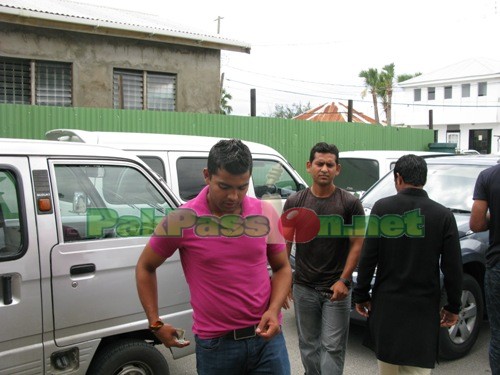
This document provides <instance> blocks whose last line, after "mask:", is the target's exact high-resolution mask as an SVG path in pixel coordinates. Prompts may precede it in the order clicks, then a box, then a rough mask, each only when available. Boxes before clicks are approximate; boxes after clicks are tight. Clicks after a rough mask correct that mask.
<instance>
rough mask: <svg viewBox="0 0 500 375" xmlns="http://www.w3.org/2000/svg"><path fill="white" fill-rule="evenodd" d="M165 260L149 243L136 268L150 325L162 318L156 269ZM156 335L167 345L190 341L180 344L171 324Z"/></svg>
mask: <svg viewBox="0 0 500 375" xmlns="http://www.w3.org/2000/svg"><path fill="white" fill-rule="evenodd" d="M164 261H165V258H164V257H162V256H160V255H158V254H156V253H155V252H154V251H153V249H152V248H151V246H150V244H149V243H148V244H147V245H146V247H145V248H144V250H143V252H142V254H141V256H140V257H139V261H138V262H137V266H136V269H135V275H136V283H137V292H138V294H139V299H140V301H141V304H142V307H143V308H144V311H145V313H146V316H147V318H148V322H149V325H152V324H154V323H155V322H157V321H159V320H160V316H159V314H158V285H157V279H156V269H157V268H158V267H159V266H160V265H161V264H162V263H163V262H164ZM154 333H155V335H156V337H157V338H158V339H159V340H160V341H161V342H162V343H163V344H164V345H165V346H166V347H171V346H177V347H180V348H182V347H184V346H187V345H189V341H186V342H185V343H183V344H180V343H178V342H177V341H176V336H177V333H176V330H175V328H174V327H172V326H171V325H170V324H164V326H163V327H161V328H160V329H158V330H157V331H154Z"/></svg>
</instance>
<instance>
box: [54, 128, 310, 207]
mask: <svg viewBox="0 0 500 375" xmlns="http://www.w3.org/2000/svg"><path fill="white" fill-rule="evenodd" d="M45 136H46V138H47V139H50V140H58V141H67V142H80V143H87V144H97V145H106V146H110V147H116V148H119V149H122V150H126V151H128V152H131V153H133V154H134V155H137V156H138V157H139V158H140V159H142V160H143V161H144V162H145V163H146V164H148V165H149V166H150V167H151V169H153V170H154V171H156V172H157V173H158V174H159V175H160V176H161V177H162V178H163V179H164V180H165V181H166V183H167V185H168V187H169V188H170V189H171V190H172V191H173V192H174V194H176V196H177V197H178V198H179V200H181V201H182V202H186V201H188V200H189V199H191V198H194V197H195V196H196V195H197V194H198V193H199V192H200V190H201V189H202V188H203V187H204V186H205V181H204V179H203V175H202V173H201V171H202V170H203V168H204V167H206V165H207V157H208V152H209V151H210V149H211V148H212V146H213V145H214V144H215V143H217V142H218V141H219V140H220V139H221V138H216V137H200V136H189V135H175V134H152V133H125V132H123V133H122V132H98V131H85V130H76V129H54V130H51V131H49V132H47V133H46V134H45ZM244 142H245V144H246V145H247V146H248V147H249V148H250V151H251V152H252V157H253V171H252V179H251V184H250V188H249V190H248V194H249V195H250V196H255V197H257V198H259V199H266V200H269V201H270V202H271V203H273V206H275V208H276V209H277V210H278V212H281V210H282V208H283V205H284V202H285V200H286V198H287V197H288V196H290V194H293V193H295V192H296V191H298V190H301V189H304V188H305V187H306V186H307V184H306V182H305V181H304V180H303V179H302V177H301V176H300V175H299V174H298V173H297V171H295V169H294V168H293V167H292V166H291V165H290V163H288V161H287V160H286V159H285V158H284V157H283V156H282V155H281V154H280V153H279V152H278V151H276V150H275V149H273V148H271V147H268V146H266V145H263V144H260V143H255V142H247V141H244Z"/></svg>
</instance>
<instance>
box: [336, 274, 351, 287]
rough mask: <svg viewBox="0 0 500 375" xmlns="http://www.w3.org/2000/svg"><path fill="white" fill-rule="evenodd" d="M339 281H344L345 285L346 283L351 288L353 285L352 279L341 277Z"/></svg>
mask: <svg viewBox="0 0 500 375" xmlns="http://www.w3.org/2000/svg"><path fill="white" fill-rule="evenodd" d="M339 281H340V282H342V283H344V285H345V286H346V287H347V288H351V285H352V284H351V280H349V279H346V278H344V277H341V278H340V279H339Z"/></svg>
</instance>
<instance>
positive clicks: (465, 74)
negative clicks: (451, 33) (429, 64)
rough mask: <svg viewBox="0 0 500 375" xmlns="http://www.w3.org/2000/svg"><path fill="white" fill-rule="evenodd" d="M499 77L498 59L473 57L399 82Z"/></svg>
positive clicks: (404, 83) (409, 85)
mask: <svg viewBox="0 0 500 375" xmlns="http://www.w3.org/2000/svg"><path fill="white" fill-rule="evenodd" d="M493 77H500V61H497V60H492V59H487V58H473V59H468V60H464V61H460V62H458V63H456V64H452V65H449V66H446V67H444V68H440V69H438V70H435V71H433V72H430V73H425V74H422V75H420V76H418V77H415V78H412V79H409V80H407V81H404V82H401V83H399V86H401V87H411V86H421V85H425V84H435V83H445V82H453V81H464V80H467V81H470V80H474V79H487V78H493Z"/></svg>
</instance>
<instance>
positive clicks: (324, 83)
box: [79, 0, 500, 117]
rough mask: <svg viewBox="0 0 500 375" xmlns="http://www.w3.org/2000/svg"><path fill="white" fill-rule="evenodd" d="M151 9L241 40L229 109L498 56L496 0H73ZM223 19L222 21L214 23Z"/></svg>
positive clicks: (226, 68)
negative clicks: (367, 73) (247, 49)
mask: <svg viewBox="0 0 500 375" xmlns="http://www.w3.org/2000/svg"><path fill="white" fill-rule="evenodd" d="M79 1H80V2H85V3H90V4H99V5H104V6H111V7H114V8H121V9H129V10H135V11H140V12H145V13H152V14H156V15H158V16H160V17H162V18H165V19H166V20H171V21H172V22H175V23H177V24H182V25H185V26H186V27H187V28H188V29H189V28H193V29H197V30H200V31H204V32H207V33H210V34H217V31H218V27H219V31H220V36H222V37H226V38H230V39H235V40H238V41H243V42H246V43H249V44H250V45H251V53H250V54H246V53H241V52H229V51H223V53H222V61H221V73H224V81H223V85H224V88H225V89H226V91H227V92H229V93H230V94H231V95H232V97H233V99H232V100H231V101H230V102H229V104H230V105H231V106H232V108H233V113H232V114H235V115H242V116H247V115H249V114H250V90H251V89H252V88H254V89H255V90H256V106H257V115H258V116H260V115H263V116H265V115H269V114H271V113H273V112H274V111H275V109H276V105H284V106H292V105H293V104H300V105H307V104H310V106H311V107H313V108H314V107H315V106H318V105H321V104H323V103H326V102H331V101H339V100H340V101H342V102H345V103H347V100H348V99H352V100H353V101H354V109H357V110H360V111H362V112H365V113H366V114H367V115H369V116H372V117H373V107H372V105H371V99H370V97H369V96H365V97H363V95H362V93H363V91H364V89H365V87H364V84H363V83H364V82H363V80H362V79H361V78H359V73H360V72H361V71H362V70H367V69H369V68H377V69H378V70H381V69H382V67H383V66H385V65H387V64H390V63H394V64H395V71H396V75H400V74H414V73H417V72H419V73H424V74H425V73H430V72H432V71H435V70H438V69H441V68H444V67H446V66H448V65H452V64H455V63H458V62H460V61H463V60H467V59H471V58H489V59H494V60H498V61H500V48H499V47H498V38H499V37H500V0H419V1H416V0H349V1H338V0H308V1H304V0H301V1H298V0H267V1H264V0H253V1H247V2H242V1H238V0H177V1H167V0H163V1H162V0H141V1H137V0H79ZM218 17H221V20H220V25H218V21H217V20H216V19H217V18H218Z"/></svg>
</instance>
